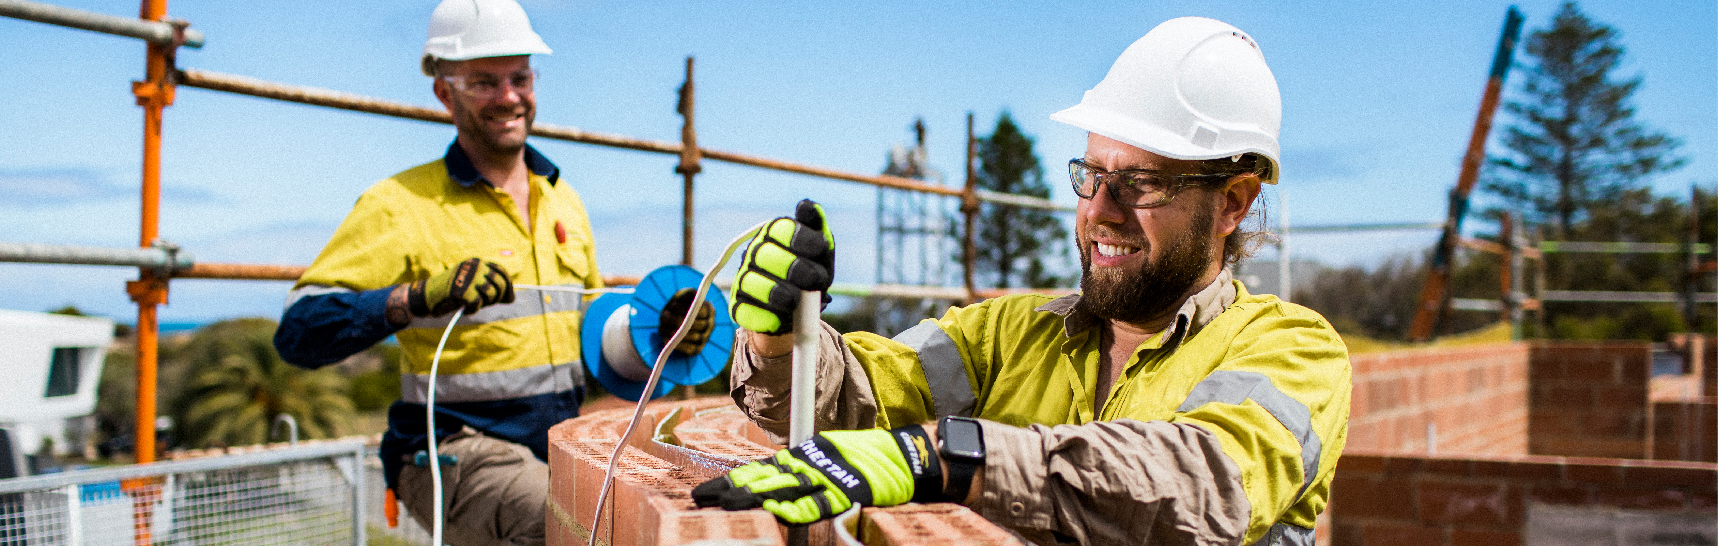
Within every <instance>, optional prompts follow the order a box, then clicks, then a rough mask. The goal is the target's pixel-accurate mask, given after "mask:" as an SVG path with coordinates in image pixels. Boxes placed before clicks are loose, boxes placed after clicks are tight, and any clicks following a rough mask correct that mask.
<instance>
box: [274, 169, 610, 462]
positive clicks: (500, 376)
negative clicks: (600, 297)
mask: <svg viewBox="0 0 1719 546" xmlns="http://www.w3.org/2000/svg"><path fill="white" fill-rule="evenodd" d="M525 162H526V166H527V167H528V168H529V169H530V171H531V203H530V209H529V212H530V215H531V217H530V218H529V219H527V218H521V217H520V215H519V211H518V208H517V207H516V206H515V204H514V202H513V199H512V198H511V197H509V196H508V194H507V193H505V192H503V191H501V190H500V189H498V188H496V187H494V186H492V185H491V184H490V183H489V182H488V181H486V180H484V179H483V177H482V175H480V174H478V172H477V169H476V168H475V167H473V166H472V163H471V160H470V159H469V158H468V157H467V156H466V154H465V152H464V150H462V149H461V148H460V146H459V143H458V142H457V141H456V142H455V143H454V144H452V145H450V146H449V147H448V153H447V155H446V156H445V157H443V158H442V159H440V160H437V161H432V162H429V163H425V164H423V165H419V166H417V167H413V168H411V169H407V170H406V171H403V172H400V173H399V174H396V175H394V176H392V177H389V178H387V179H384V180H382V181H380V182H377V183H376V184H375V185H373V186H371V187H370V188H369V189H368V190H365V192H364V194H363V195H362V196H360V197H359V198H358V202H357V204H356V205H354V206H353V208H352V212H351V213H350V214H348V215H347V217H346V220H345V221H344V222H342V223H341V225H340V227H339V228H338V229H337V230H336V231H335V233H334V236H333V237H332V238H331V239H330V240H329V242H328V245H327V246H326V247H324V248H323V250H322V254H321V255H319V256H317V258H316V261H315V262H314V263H312V264H311V266H310V268H309V269H308V270H307V271H305V273H304V276H302V277H300V278H299V280H298V283H297V284H296V285H295V286H294V287H293V290H292V292H291V294H290V295H289V296H288V299H287V310H286V312H285V314H284V315H283V316H282V320H281V327H280V329H279V330H278V331H277V332H276V335H275V346H276V348H277V349H278V350H279V351H280V353H281V356H282V357H283V358H285V359H286V360H287V361H288V362H292V363H294V364H297V365H300V366H305V367H317V366H322V365H326V364H329V363H332V362H336V361H339V360H341V359H343V358H345V357H347V356H350V355H352V354H354V353H356V352H358V351H361V350H364V349H365V348H367V347H369V346H371V345H373V344H375V343H376V342H378V341H381V340H383V339H385V338H387V337H388V336H389V335H394V336H395V337H396V339H398V340H399V342H400V349H401V353H402V354H403V357H404V358H403V362H402V363H401V381H400V387H401V388H400V390H401V392H400V395H401V400H400V402H396V403H395V405H394V407H392V408H390V410H389V430H388V433H387V435H385V437H384V440H383V446H382V447H383V449H382V451H383V462H384V464H385V465H388V466H391V467H392V468H390V469H389V471H388V473H387V475H388V476H389V477H390V478H392V477H393V476H394V475H395V471H396V470H397V468H398V466H397V465H398V464H399V461H398V459H399V458H398V457H397V456H390V454H391V453H392V454H394V455H399V454H409V453H411V452H413V451H416V450H418V449H422V445H423V443H424V407H423V405H422V404H423V402H424V401H425V394H426V392H427V391H426V390H425V389H426V388H427V387H428V383H429V372H430V365H431V360H432V358H433V357H434V356H435V355H434V353H435V350H436V342H437V341H438V340H439V339H440V337H441V334H442V331H443V330H444V329H445V328H446V327H447V324H448V319H449V318H451V317H452V315H451V314H450V315H448V316H443V317H440V318H429V319H426V318H414V319H413V320H412V322H411V323H410V324H409V325H407V326H406V327H405V328H404V329H400V330H398V331H396V330H395V329H394V328H392V327H390V326H389V325H388V323H387V320H386V318H384V316H383V315H384V310H385V308H386V301H387V295H388V292H389V291H390V290H392V288H393V287H394V286H395V285H398V284H401V283H407V282H411V281H414V280H417V279H422V278H427V277H429V276H431V275H434V274H436V273H439V272H441V271H444V270H446V269H448V268H450V267H453V266H454V265H456V264H458V263H459V262H461V261H464V260H466V259H469V258H472V257H477V258H482V259H484V260H488V261H491V262H495V263H496V264H499V265H501V267H502V268H503V269H505V270H507V272H508V274H509V275H510V276H511V277H512V278H513V281H514V283H515V284H531V285H560V286H572V287H582V288H599V287H601V286H602V278H601V277H600V276H599V275H598V273H597V263H596V256H595V253H594V248H595V245H594V243H593V239H592V236H591V224H590V220H589V218H588V217H587V215H586V213H585V207H584V205H583V204H582V203H581V202H580V200H579V195H578V193H577V192H575V191H574V190H573V189H572V188H571V187H569V184H565V183H560V180H559V179H560V172H559V170H558V169H557V168H556V167H555V165H554V164H553V163H550V162H549V160H548V159H546V158H544V157H543V155H542V154H540V153H538V152H537V150H536V149H533V148H531V147H530V146H527V147H526V149H525ZM515 294H516V299H515V300H514V302H513V303H510V304H499V305H494V306H490V307H485V308H483V309H482V310H480V311H478V312H477V313H473V314H468V315H464V316H462V317H461V318H460V320H459V323H458V325H456V326H455V327H454V329H453V333H452V334H451V335H450V336H449V337H448V342H447V347H446V348H445V349H444V351H443V353H442V360H441V364H440V367H439V370H438V371H439V374H438V375H439V377H437V379H436V383H437V386H436V410H437V418H436V428H437V431H438V434H437V436H438V437H441V436H445V435H447V434H451V433H453V432H456V431H458V430H459V429H460V427H461V426H462V425H469V426H471V427H473V428H476V429H478V430H480V431H483V432H484V433H486V434H489V435H491V436H496V437H500V438H503V439H507V440H509V441H513V442H517V443H520V444H522V445H525V446H527V447H529V448H531V450H532V452H533V453H535V454H536V455H537V456H538V458H542V459H547V456H548V454H547V450H548V430H549V427H551V426H553V425H555V424H556V423H559V422H561V421H563V420H565V419H568V418H571V417H574V416H577V415H578V408H579V402H580V398H581V397H582V396H583V379H584V372H583V369H582V367H581V366H580V362H579V322H580V309H581V307H582V305H583V298H581V297H580V296H579V295H577V294H570V293H565V292H547V291H537V290H530V289H516V290H515Z"/></svg>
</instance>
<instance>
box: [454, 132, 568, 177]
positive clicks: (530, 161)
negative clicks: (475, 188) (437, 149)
mask: <svg viewBox="0 0 1719 546" xmlns="http://www.w3.org/2000/svg"><path fill="white" fill-rule="evenodd" d="M442 163H443V164H445V165H447V166H448V177H449V178H452V179H454V182H455V183H457V184H459V185H460V186H461V187H466V188H469V187H471V186H472V184H476V183H478V182H483V183H486V184H489V185H491V186H494V185H495V184H493V183H491V182H490V181H488V180H485V179H484V177H483V174H480V173H478V170H477V166H476V165H472V158H471V156H468V155H466V150H465V149H464V148H461V147H460V141H459V140H455V141H454V143H453V144H449V145H448V153H447V155H444V156H442ZM525 168H526V169H528V170H530V171H531V174H535V175H538V176H542V177H546V178H548V179H549V185H551V186H554V185H555V182H556V181H559V180H560V179H561V168H560V167H556V166H555V164H554V163H551V162H550V161H549V158H547V157H543V154H540V153H537V148H532V147H531V145H530V144H526V145H525Z"/></svg>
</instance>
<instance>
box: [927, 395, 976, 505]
mask: <svg viewBox="0 0 1719 546" xmlns="http://www.w3.org/2000/svg"><path fill="white" fill-rule="evenodd" d="M937 455H938V456H939V457H940V458H942V459H943V471H944V472H943V473H944V475H945V476H947V477H948V480H949V481H948V482H947V483H946V484H945V485H944V486H943V499H944V500H945V501H948V502H955V503H959V502H963V501H966V500H967V492H968V490H970V489H971V488H972V487H973V474H974V473H975V472H978V470H979V469H980V468H984V467H985V431H984V430H983V429H981V428H980V427H979V421H978V420H975V419H970V418H967V417H956V416H953V415H951V416H948V417H944V418H943V421H942V422H940V423H938V424H937Z"/></svg>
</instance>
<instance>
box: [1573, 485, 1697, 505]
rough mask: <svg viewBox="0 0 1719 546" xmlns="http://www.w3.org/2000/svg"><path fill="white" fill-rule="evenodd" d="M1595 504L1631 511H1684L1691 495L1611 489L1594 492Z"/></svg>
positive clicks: (1643, 489) (1673, 491)
mask: <svg viewBox="0 0 1719 546" xmlns="http://www.w3.org/2000/svg"><path fill="white" fill-rule="evenodd" d="M1594 503H1595V504H1599V505H1604V506H1613V507H1617V508H1623V509H1629V510H1683V509H1686V508H1688V507H1689V495H1688V494H1686V493H1684V492H1683V491H1679V490H1676V489H1668V488H1611V487H1604V488H1600V489H1599V490H1597V491H1595V492H1594Z"/></svg>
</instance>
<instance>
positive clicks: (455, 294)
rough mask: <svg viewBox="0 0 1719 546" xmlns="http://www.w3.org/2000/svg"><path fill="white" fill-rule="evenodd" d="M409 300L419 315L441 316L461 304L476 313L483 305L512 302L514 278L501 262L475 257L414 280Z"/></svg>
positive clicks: (409, 303)
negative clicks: (510, 276)
mask: <svg viewBox="0 0 1719 546" xmlns="http://www.w3.org/2000/svg"><path fill="white" fill-rule="evenodd" d="M406 303H407V307H408V308H409V310H410V311H411V312H412V316H417V317H439V316H442V315H446V314H448V313H452V312H454V310H455V309H459V308H462V307H464V308H465V310H466V313H468V314H469V313H476V312H477V310H478V309H479V308H482V307H486V306H490V305H495V304H497V303H513V279H512V278H509V277H508V276H507V270H505V269H502V268H501V266H499V265H496V264H495V263H493V262H486V261H483V260H482V259H479V258H472V259H469V260H466V261H463V262H460V263H459V265H456V266H454V267H453V268H451V269H448V270H446V271H443V272H441V273H437V274H435V275H431V276H430V278H428V279H419V280H416V281H413V282H412V284H411V286H408V287H407V288H406Z"/></svg>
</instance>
